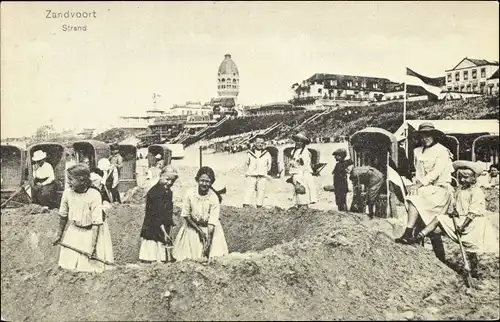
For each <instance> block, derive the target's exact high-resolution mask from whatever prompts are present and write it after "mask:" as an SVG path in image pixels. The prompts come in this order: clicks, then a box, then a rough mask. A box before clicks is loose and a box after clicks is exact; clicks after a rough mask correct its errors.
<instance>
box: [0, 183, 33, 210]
mask: <svg viewBox="0 0 500 322" xmlns="http://www.w3.org/2000/svg"><path fill="white" fill-rule="evenodd" d="M28 185H29V184H25V185H22V186H21V187H20V188H19V189H17V191H16V192H14V193H13V194H12V196H10V198H9V199H7V200H5V202H4V203H2V205H0V208H3V207H5V206H6V205H7V204H8V203H9V201H11V200H12V199H13V198H14V197H15V196H17V195H18V194H20V193H21V191H23V190H24V189H25V188H26V187H27V186H28Z"/></svg>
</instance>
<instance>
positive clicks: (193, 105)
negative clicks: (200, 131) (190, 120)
mask: <svg viewBox="0 0 500 322" xmlns="http://www.w3.org/2000/svg"><path fill="white" fill-rule="evenodd" d="M211 112H212V107H211V106H209V105H207V104H201V102H189V101H188V102H186V104H184V105H177V104H175V105H174V106H172V108H171V109H170V115H200V116H201V115H210V113H211Z"/></svg>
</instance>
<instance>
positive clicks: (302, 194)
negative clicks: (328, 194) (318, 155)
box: [288, 133, 318, 208]
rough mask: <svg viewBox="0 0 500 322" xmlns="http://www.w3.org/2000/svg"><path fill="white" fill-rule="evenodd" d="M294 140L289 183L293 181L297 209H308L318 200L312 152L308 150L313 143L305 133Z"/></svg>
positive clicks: (293, 137) (294, 137) (294, 136)
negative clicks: (308, 146)
mask: <svg viewBox="0 0 500 322" xmlns="http://www.w3.org/2000/svg"><path fill="white" fill-rule="evenodd" d="M292 139H293V140H294V141H295V148H294V149H293V151H292V153H291V157H292V159H291V161H290V174H291V175H292V177H291V178H290V179H289V181H288V182H290V181H291V182H292V183H293V185H294V187H295V188H294V196H295V202H296V204H297V207H305V208H307V207H308V205H309V204H313V203H315V202H316V201H317V200H318V198H317V192H316V186H315V185H314V180H313V176H312V173H313V169H312V166H311V152H309V149H307V145H308V144H309V143H311V141H310V140H309V138H308V137H307V136H306V135H305V134H304V133H299V134H295V135H293V136H292Z"/></svg>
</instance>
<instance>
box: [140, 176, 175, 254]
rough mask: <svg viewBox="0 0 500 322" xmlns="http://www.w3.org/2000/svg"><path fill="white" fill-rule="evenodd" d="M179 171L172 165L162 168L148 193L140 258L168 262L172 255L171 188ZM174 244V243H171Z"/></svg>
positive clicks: (172, 206) (172, 207) (172, 209)
mask: <svg viewBox="0 0 500 322" xmlns="http://www.w3.org/2000/svg"><path fill="white" fill-rule="evenodd" d="M177 178H178V175H177V171H176V170H175V169H174V168H172V167H171V166H166V167H164V168H163V169H162V170H161V173H160V178H159V179H158V183H156V184H155V185H154V186H153V187H151V189H149V191H148V193H147V195H146V214H145V216H144V223H143V224H142V229H141V248H140V250H139V260H141V261H144V262H154V261H156V262H166V261H169V260H170V258H167V257H171V255H170V253H169V252H168V247H167V245H171V244H172V239H171V238H170V230H171V228H172V226H173V225H174V221H173V218H172V217H173V211H174V205H173V201H172V199H173V196H172V190H171V189H170V188H171V187H172V185H173V184H174V182H175V180H177ZM171 246H172V245H171Z"/></svg>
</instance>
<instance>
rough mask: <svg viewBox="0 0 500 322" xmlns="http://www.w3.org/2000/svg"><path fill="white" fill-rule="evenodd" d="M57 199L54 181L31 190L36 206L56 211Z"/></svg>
mask: <svg viewBox="0 0 500 322" xmlns="http://www.w3.org/2000/svg"><path fill="white" fill-rule="evenodd" d="M57 198H58V196H57V183H56V182H55V181H52V183H49V184H48V185H45V186H35V187H34V188H33V202H34V203H36V204H39V205H41V206H47V207H49V209H56V208H58V207H59V205H58V200H57Z"/></svg>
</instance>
